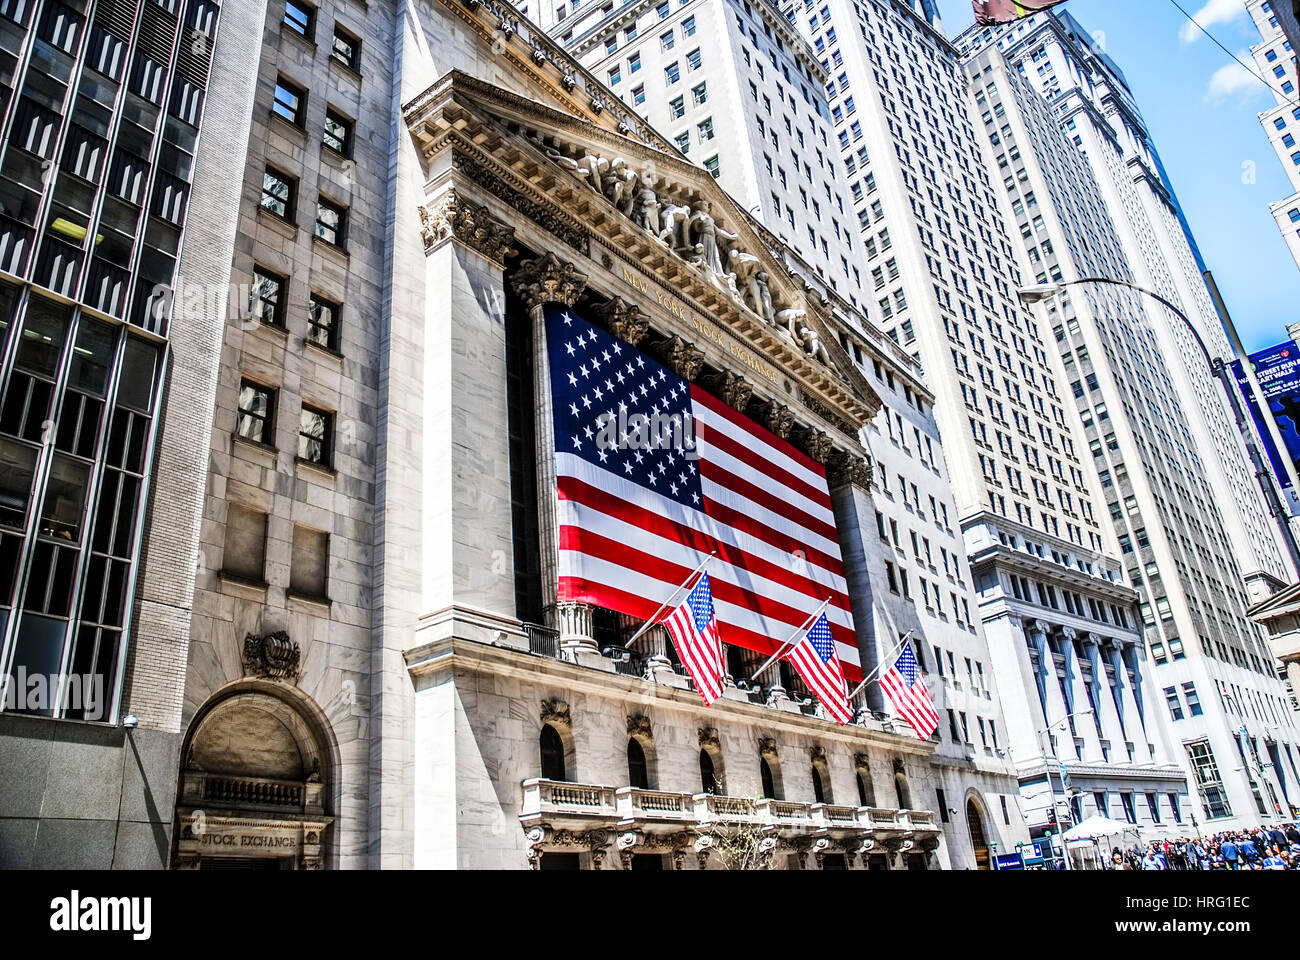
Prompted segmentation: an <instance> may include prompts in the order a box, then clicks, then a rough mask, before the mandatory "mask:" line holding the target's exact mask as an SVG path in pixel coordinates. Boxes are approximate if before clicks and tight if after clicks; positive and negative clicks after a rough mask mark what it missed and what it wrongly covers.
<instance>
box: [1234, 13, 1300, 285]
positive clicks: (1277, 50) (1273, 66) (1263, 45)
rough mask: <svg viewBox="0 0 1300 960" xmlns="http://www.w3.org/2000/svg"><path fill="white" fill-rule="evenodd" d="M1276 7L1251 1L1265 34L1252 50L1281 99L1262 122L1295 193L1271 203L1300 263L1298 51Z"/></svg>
mask: <svg viewBox="0 0 1300 960" xmlns="http://www.w3.org/2000/svg"><path fill="white" fill-rule="evenodd" d="M1272 7H1273V4H1272V0H1247V3H1246V9H1247V10H1249V11H1250V15H1251V17H1252V18H1253V19H1254V21H1255V26H1257V27H1258V28H1259V34H1260V37H1261V41H1260V42H1259V43H1258V44H1256V45H1255V46H1253V47H1251V48H1250V52H1251V53H1252V54H1253V55H1254V57H1255V66H1256V67H1257V68H1258V71H1259V75H1260V76H1261V77H1263V78H1264V79H1265V80H1266V81H1268V85H1269V87H1270V88H1271V89H1272V91H1273V98H1274V99H1275V100H1276V101H1277V103H1276V105H1275V106H1273V107H1270V108H1269V109H1268V110H1265V111H1264V112H1263V113H1261V114H1260V115H1259V122H1260V123H1261V124H1263V126H1264V133H1265V134H1267V136H1268V139H1269V142H1270V143H1271V144H1272V145H1273V149H1274V150H1276V151H1277V158H1278V160H1279V161H1280V162H1281V164H1282V169H1283V170H1285V171H1286V175H1287V179H1288V180H1290V181H1291V195H1290V196H1289V197H1286V198H1285V199H1283V200H1279V201H1277V202H1276V203H1274V204H1271V205H1270V209H1271V210H1272V211H1273V217H1274V219H1276V220H1277V226H1278V229H1279V230H1280V231H1281V232H1282V239H1284V240H1285V241H1286V245H1287V249H1289V250H1290V251H1291V256H1292V257H1294V258H1295V261H1296V265H1297V266H1300V145H1297V143H1296V137H1297V136H1300V99H1298V98H1300V93H1298V92H1297V86H1298V85H1300V79H1298V78H1297V75H1296V55H1295V51H1294V50H1292V49H1291V44H1290V42H1288V40H1287V37H1286V34H1285V33H1284V32H1283V30H1282V24H1281V23H1280V22H1279V21H1278V18H1277V15H1276V13H1275V12H1274V11H1273V9H1272Z"/></svg>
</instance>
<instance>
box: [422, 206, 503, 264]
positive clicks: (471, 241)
mask: <svg viewBox="0 0 1300 960" xmlns="http://www.w3.org/2000/svg"><path fill="white" fill-rule="evenodd" d="M420 220H421V232H422V233H423V235H424V250H425V252H426V253H428V252H429V251H430V250H432V249H433V248H434V247H435V246H437V245H438V244H439V243H441V242H442V241H444V240H446V239H447V238H448V237H455V238H456V239H457V240H459V241H460V242H461V243H463V244H465V245H466V246H467V247H469V248H471V249H473V250H477V251H478V252H479V253H481V254H483V256H485V257H487V258H488V259H489V260H491V261H492V262H493V263H496V264H497V265H499V266H504V265H505V261H506V257H509V256H511V255H513V254H515V253H518V251H517V250H515V249H514V248H513V247H512V246H511V244H513V243H514V242H515V228H514V227H512V226H509V225H507V224H505V223H502V222H501V221H500V220H498V219H497V218H496V217H495V216H493V214H492V212H491V211H490V210H488V208H487V207H485V206H483V205H482V204H480V203H475V202H474V201H472V200H470V199H468V198H466V197H462V196H460V195H459V194H457V193H456V191H455V190H448V191H447V192H446V193H444V194H443V195H442V196H440V197H439V198H438V199H437V200H435V201H434V202H433V203H431V204H429V205H428V206H426V207H421V208H420Z"/></svg>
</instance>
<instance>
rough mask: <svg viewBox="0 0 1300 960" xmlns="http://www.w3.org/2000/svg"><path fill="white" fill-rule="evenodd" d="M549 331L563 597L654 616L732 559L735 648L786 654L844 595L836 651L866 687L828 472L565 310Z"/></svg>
mask: <svg viewBox="0 0 1300 960" xmlns="http://www.w3.org/2000/svg"><path fill="white" fill-rule="evenodd" d="M546 330H547V348H548V355H549V367H550V369H549V373H550V379H551V395H552V397H553V399H554V424H555V472H556V479H557V496H558V503H557V517H558V523H559V584H558V598H559V599H560V600H561V601H578V602H584V603H592V604H596V605H597V606H601V607H605V608H607V609H610V610H615V611H617V612H619V613H624V614H627V615H629V616H632V617H636V618H638V619H642V620H644V619H646V618H648V617H652V616H654V615H655V612H656V611H657V610H658V608H659V606H660V605H661V604H662V603H663V601H665V600H667V599H668V598H669V596H670V595H671V594H672V593H673V591H674V590H675V589H676V588H677V587H678V586H680V585H681V583H682V582H683V581H684V580H686V578H687V577H688V576H690V574H691V572H692V571H693V570H694V569H695V568H697V567H698V566H699V565H700V562H701V561H702V560H703V559H704V558H705V557H707V556H709V555H710V553H713V552H714V551H716V552H717V557H716V559H715V560H714V561H713V563H712V564H711V566H710V568H709V573H710V580H711V584H710V588H711V591H712V594H713V601H714V605H715V609H716V611H717V618H718V623H719V624H720V625H721V627H722V630H723V632H724V635H725V637H726V641H727V643H728V644H734V645H737V646H741V647H746V648H748V649H750V650H753V651H755V652H757V653H759V654H761V655H764V656H768V655H771V654H773V653H775V652H776V651H777V649H778V646H779V642H780V640H783V639H785V638H786V637H788V636H789V635H790V633H791V632H792V631H794V630H797V629H798V628H799V627H800V626H802V625H803V624H804V623H805V622H806V621H807V620H808V618H809V616H811V615H812V614H813V612H814V611H816V610H817V609H818V607H820V606H821V604H822V601H823V600H824V599H825V598H826V597H830V605H829V606H828V607H827V616H826V619H827V622H828V623H829V626H830V631H831V636H832V638H833V640H834V641H835V652H836V654H837V655H838V657H839V659H840V661H841V663H842V664H843V668H844V673H845V675H846V677H848V678H849V679H850V680H855V679H860V678H861V676H862V673H861V667H860V663H861V661H860V659H859V657H858V647H857V639H856V636H855V634H854V629H853V615H852V613H851V612H850V609H849V598H848V595H847V589H848V588H847V584H846V582H845V579H844V565H843V562H842V560H841V557H840V545H839V539H838V535H837V533H836V529H835V520H834V515H833V513H832V511H831V499H830V494H829V493H828V491H827V486H826V471H825V468H824V467H822V466H821V465H820V464H818V463H817V462H816V461H814V460H812V459H811V458H810V457H808V456H806V455H805V454H803V453H802V452H800V451H799V450H796V449H795V448H794V447H793V446H792V445H791V444H789V443H787V442H786V441H784V440H782V439H780V438H779V437H777V436H775V435H774V434H772V433H771V432H769V431H768V430H766V429H765V428H763V427H761V426H759V425H758V424H757V423H755V422H754V421H752V420H750V419H749V418H748V417H745V416H744V415H742V414H740V413H738V412H736V411H735V410H733V409H732V408H731V407H729V406H728V405H727V404H725V403H723V402H722V401H721V400H719V399H717V398H716V397H714V396H712V395H711V394H709V393H707V392H706V391H704V390H703V389H701V388H700V387H698V386H696V385H694V384H690V383H688V382H686V380H684V379H682V378H681V377H679V376H677V375H676V374H674V373H673V372H672V371H671V370H668V369H667V368H665V367H663V366H661V365H660V364H658V363H656V362H655V361H653V360H651V359H650V358H649V357H648V356H646V355H645V354H643V353H641V352H640V351H638V350H636V349H635V348H633V347H630V346H629V345H628V344H626V343H624V342H623V341H621V340H618V339H616V338H615V337H613V336H611V335H610V334H608V333H606V332H604V331H603V330H598V329H597V328H595V327H593V326H592V325H591V324H589V323H587V322H586V321H585V320H583V319H582V318H581V317H579V316H578V315H577V314H576V313H574V312H573V311H572V310H570V309H567V308H565V307H564V306H563V305H561V304H548V305H547V307H546ZM656 424H657V425H658V427H659V428H664V431H663V433H660V435H659V437H658V438H656V437H652V436H648V435H649V434H653V433H655V432H656ZM665 425H667V426H666V427H665ZM674 431H675V432H676V434H677V435H674V436H670V437H669V438H668V440H667V442H663V440H664V433H668V434H672V433H674ZM656 440H658V441H660V442H656Z"/></svg>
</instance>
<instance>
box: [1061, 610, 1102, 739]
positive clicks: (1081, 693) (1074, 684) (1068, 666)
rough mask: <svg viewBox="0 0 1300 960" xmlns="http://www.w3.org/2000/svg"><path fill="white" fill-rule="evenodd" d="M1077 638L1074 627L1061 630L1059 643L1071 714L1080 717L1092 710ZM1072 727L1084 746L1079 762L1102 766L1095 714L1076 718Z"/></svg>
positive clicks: (1067, 724)
mask: <svg viewBox="0 0 1300 960" xmlns="http://www.w3.org/2000/svg"><path fill="white" fill-rule="evenodd" d="M1076 637H1078V632H1077V631H1076V630H1075V629H1074V628H1073V627H1062V628H1061V630H1060V635H1059V639H1058V641H1057V642H1058V643H1059V644H1060V647H1061V652H1062V653H1063V654H1064V656H1065V683H1066V687H1067V689H1068V690H1069V691H1070V703H1069V707H1070V712H1072V713H1076V714H1078V713H1082V712H1083V711H1084V710H1087V709H1089V708H1090V707H1091V706H1092V703H1091V702H1090V700H1089V697H1088V690H1087V681H1086V680H1084V678H1083V664H1082V663H1080V662H1079V654H1078V652H1077V651H1076V650H1075V648H1074V641H1075V638H1076ZM1073 724H1074V727H1073V729H1074V730H1075V731H1076V733H1075V737H1076V739H1079V740H1082V741H1083V747H1082V749H1081V750H1080V751H1079V754H1080V759H1081V760H1085V761H1089V762H1094V763H1100V762H1101V759H1102V758H1101V738H1100V736H1099V733H1098V726H1097V717H1096V716H1094V715H1093V714H1089V715H1087V716H1076V717H1075V718H1074V720H1073ZM1065 726H1066V728H1067V729H1069V727H1070V725H1069V723H1066V724H1065Z"/></svg>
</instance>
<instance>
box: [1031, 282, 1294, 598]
mask: <svg viewBox="0 0 1300 960" xmlns="http://www.w3.org/2000/svg"><path fill="white" fill-rule="evenodd" d="M1085 283H1095V284H1102V285H1104V286H1111V287H1124V288H1126V289H1128V290H1134V291H1136V292H1138V293H1140V294H1142V295H1143V296H1147V297H1150V298H1151V299H1152V300H1155V301H1156V302H1157V303H1159V304H1160V305H1161V306H1163V307H1165V308H1166V309H1167V310H1169V311H1170V312H1172V313H1173V314H1174V315H1175V316H1176V317H1178V318H1179V319H1180V320H1182V321H1183V323H1185V324H1187V329H1188V330H1190V331H1191V334H1192V338H1193V339H1194V340H1195V341H1196V345H1197V346H1198V347H1200V348H1201V354H1202V356H1204V357H1205V365H1206V366H1207V367H1209V370H1210V373H1211V374H1212V375H1213V376H1215V377H1218V378H1219V382H1220V383H1221V384H1222V385H1223V389H1224V391H1225V392H1227V394H1228V406H1229V407H1230V408H1231V409H1232V416H1233V419H1234V420H1235V421H1236V424H1237V431H1238V432H1239V433H1240V434H1241V437H1242V440H1243V441H1244V442H1245V444H1246V453H1247V454H1248V455H1249V457H1250V463H1251V466H1252V467H1254V469H1255V480H1256V482H1257V483H1258V484H1259V488H1260V490H1261V492H1262V493H1263V494H1264V502H1265V503H1266V504H1268V512H1269V515H1270V516H1272V518H1273V520H1274V522H1275V523H1276V524H1277V526H1278V529H1279V530H1280V531H1281V533H1282V541H1283V542H1284V543H1285V544H1286V549H1287V553H1288V554H1290V556H1291V565H1292V567H1293V568H1294V569H1295V571H1296V573H1297V574H1298V575H1300V545H1297V543H1296V538H1295V533H1294V532H1293V531H1292V530H1291V524H1290V521H1289V520H1288V517H1287V513H1286V510H1285V508H1284V507H1283V505H1282V498H1281V497H1280V496H1279V495H1278V492H1277V488H1276V487H1275V486H1274V484H1273V481H1272V478H1271V477H1270V474H1269V469H1268V466H1267V464H1266V462H1265V460H1264V452H1263V451H1262V450H1261V449H1260V447H1259V443H1258V441H1256V439H1255V433H1254V431H1253V430H1252V429H1251V426H1250V424H1249V423H1247V421H1246V413H1245V411H1244V410H1243V409H1242V404H1241V398H1240V397H1239V396H1238V395H1237V385H1236V384H1235V383H1233V377H1232V375H1231V373H1230V372H1229V370H1228V365H1227V364H1226V363H1225V362H1224V361H1223V359H1222V358H1221V357H1213V356H1211V355H1210V349H1209V347H1207V346H1206V345H1205V341H1204V340H1203V339H1202V338H1201V334H1200V333H1199V331H1197V329H1196V325H1195V324H1193V323H1192V321H1191V320H1189V319H1188V318H1187V314H1185V313H1183V311H1181V310H1179V309H1178V308H1177V307H1176V306H1174V305H1173V304H1172V303H1170V302H1169V301H1168V300H1166V299H1165V298H1164V297H1162V296H1160V294H1158V293H1156V292H1155V291H1154V290H1148V289H1146V288H1145V287H1139V286H1138V285H1137V284H1135V283H1129V282H1128V281H1127V280H1112V279H1110V278H1109V277H1083V278H1081V279H1079V280H1067V281H1065V282H1063V283H1044V284H1040V285H1038V286H1035V287H1022V288H1020V290H1019V294H1020V299H1021V301H1022V302H1023V303H1024V304H1025V305H1026V306H1033V305H1034V304H1036V303H1041V302H1043V301H1044V300H1051V299H1052V298H1054V297H1056V296H1058V295H1060V293H1061V291H1062V290H1064V289H1065V288H1066V287H1075V286H1080V285H1081V284H1085ZM1243 362H1244V361H1243Z"/></svg>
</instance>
